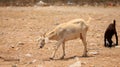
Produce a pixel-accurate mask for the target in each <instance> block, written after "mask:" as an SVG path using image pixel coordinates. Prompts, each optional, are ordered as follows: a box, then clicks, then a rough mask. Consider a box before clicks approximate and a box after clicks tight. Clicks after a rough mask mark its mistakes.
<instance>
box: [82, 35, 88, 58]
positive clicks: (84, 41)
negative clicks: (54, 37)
mask: <svg viewBox="0 0 120 67" xmlns="http://www.w3.org/2000/svg"><path fill="white" fill-rule="evenodd" d="M82 42H83V44H84V54H83V57H87V42H86V35H85V34H82Z"/></svg>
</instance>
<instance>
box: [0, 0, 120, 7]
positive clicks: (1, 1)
mask: <svg viewBox="0 0 120 67" xmlns="http://www.w3.org/2000/svg"><path fill="white" fill-rule="evenodd" d="M39 1H44V2H46V3H49V4H51V5H56V4H59V5H63V4H64V5H67V4H68V3H72V4H74V5H80V6H82V5H86V4H87V5H91V6H99V5H105V6H108V5H111V6H116V5H119V4H120V0H0V6H33V5H34V4H36V3H37V2H39Z"/></svg>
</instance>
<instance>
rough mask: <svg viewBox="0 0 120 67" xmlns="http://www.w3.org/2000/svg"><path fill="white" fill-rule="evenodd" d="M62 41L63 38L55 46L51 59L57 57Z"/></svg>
mask: <svg viewBox="0 0 120 67" xmlns="http://www.w3.org/2000/svg"><path fill="white" fill-rule="evenodd" d="M61 43H62V40H60V41H58V42H57V43H56V44H55V45H56V47H55V48H54V49H55V50H54V51H53V53H52V56H51V57H50V59H53V58H54V57H55V54H56V51H57V50H58V48H59V47H60V44H61Z"/></svg>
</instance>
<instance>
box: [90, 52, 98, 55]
mask: <svg viewBox="0 0 120 67" xmlns="http://www.w3.org/2000/svg"><path fill="white" fill-rule="evenodd" d="M89 54H93V55H97V54H98V52H89Z"/></svg>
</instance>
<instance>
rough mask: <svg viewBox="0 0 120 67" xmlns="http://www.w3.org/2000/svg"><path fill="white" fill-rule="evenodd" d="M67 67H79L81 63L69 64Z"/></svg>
mask: <svg viewBox="0 0 120 67" xmlns="http://www.w3.org/2000/svg"><path fill="white" fill-rule="evenodd" d="M69 67H81V61H77V62H75V63H73V64H71V65H70V66H69Z"/></svg>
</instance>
